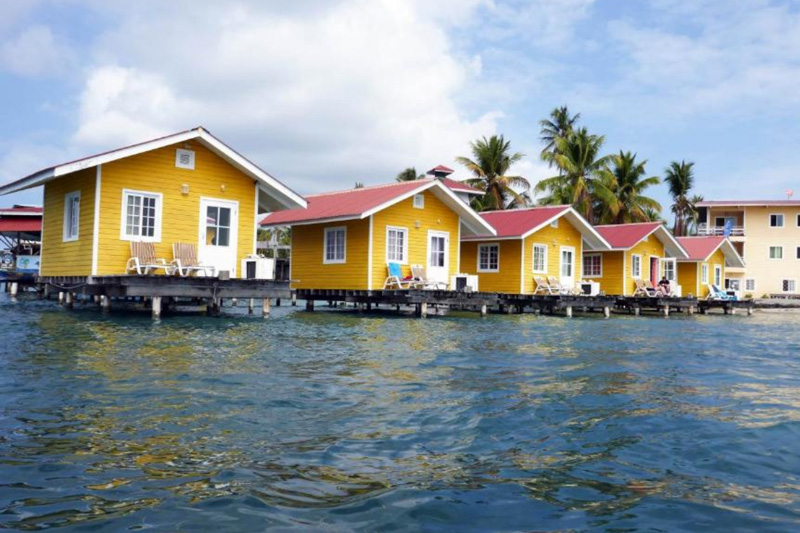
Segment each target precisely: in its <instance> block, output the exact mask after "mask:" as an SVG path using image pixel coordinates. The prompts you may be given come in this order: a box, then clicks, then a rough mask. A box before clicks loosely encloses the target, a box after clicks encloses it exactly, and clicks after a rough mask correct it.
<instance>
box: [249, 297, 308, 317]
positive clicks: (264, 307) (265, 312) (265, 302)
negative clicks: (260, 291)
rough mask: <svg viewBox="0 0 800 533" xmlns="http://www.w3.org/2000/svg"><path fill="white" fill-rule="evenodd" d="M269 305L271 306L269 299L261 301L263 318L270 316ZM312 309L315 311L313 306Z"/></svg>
mask: <svg viewBox="0 0 800 533" xmlns="http://www.w3.org/2000/svg"><path fill="white" fill-rule="evenodd" d="M309 301H311V300H309ZM269 304H270V301H269V298H264V299H263V300H262V301H261V316H263V317H264V318H266V317H268V316H269V313H270V307H269ZM312 309H313V306H312Z"/></svg>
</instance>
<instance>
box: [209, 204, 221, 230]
mask: <svg viewBox="0 0 800 533" xmlns="http://www.w3.org/2000/svg"><path fill="white" fill-rule="evenodd" d="M206 217H207V222H206V223H207V224H208V225H209V226H216V225H217V223H218V221H219V209H218V208H216V207H213V206H208V208H207V210H206Z"/></svg>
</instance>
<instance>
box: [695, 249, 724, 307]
mask: <svg viewBox="0 0 800 533" xmlns="http://www.w3.org/2000/svg"><path fill="white" fill-rule="evenodd" d="M696 264H697V269H698V274H697V277H698V279H699V280H700V286H699V287H698V290H697V297H698V298H706V297H708V294H709V293H710V292H711V291H709V290H708V285H709V284H711V283H714V267H715V266H721V267H722V283H720V289H724V288H725V254H724V253H723V252H722V250H717V251H716V252H714V253H713V254H712V255H711V257H709V258H708V261H704V262H703V263H696ZM703 264H705V265H708V282H707V283H702V276H701V274H700V269H701V268H702V266H701V265H703Z"/></svg>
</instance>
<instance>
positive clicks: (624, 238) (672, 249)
mask: <svg viewBox="0 0 800 533" xmlns="http://www.w3.org/2000/svg"><path fill="white" fill-rule="evenodd" d="M595 229H596V230H597V231H598V233H600V235H602V236H603V238H604V239H605V240H606V241H607V242H608V243H609V244H610V245H611V251H602V250H592V251H590V252H585V253H584V254H583V277H584V278H587V279H591V280H593V281H597V282H599V283H600V286H601V288H602V290H603V292H605V293H606V294H613V295H621V296H629V295H632V294H633V293H634V292H635V291H636V280H649V281H651V282H652V283H653V284H654V285H656V284H657V283H658V282H659V280H660V279H661V277H662V276H666V277H667V278H668V279H669V280H670V281H671V282H672V283H673V285H674V284H675V283H676V282H677V268H676V264H677V263H676V260H680V259H687V258H688V257H689V256H688V255H687V253H686V250H684V249H683V247H682V246H681V245H680V243H679V242H678V241H677V240H676V239H675V237H674V236H673V235H672V233H671V232H670V231H669V230H668V229H667V228H666V227H665V226H664V224H662V223H661V222H642V223H635V224H614V225H607V226H595Z"/></svg>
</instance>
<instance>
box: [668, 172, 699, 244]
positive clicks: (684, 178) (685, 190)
mask: <svg viewBox="0 0 800 533" xmlns="http://www.w3.org/2000/svg"><path fill="white" fill-rule="evenodd" d="M692 167H694V163H692V162H689V163H687V162H686V161H681V162H680V163H678V162H677V161H673V162H672V163H670V165H669V167H667V169H666V170H665V171H664V173H665V176H664V181H666V182H667V185H669V193H670V194H671V195H672V201H673V203H672V212H673V213H674V214H675V225H674V226H673V229H672V232H673V233H674V234H675V235H676V236H677V237H682V236H684V235H686V225H687V216H688V215H690V214H691V211H692V205H691V202H690V200H689V191H690V190H691V189H692V186H693V185H694V171H693V170H692Z"/></svg>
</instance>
